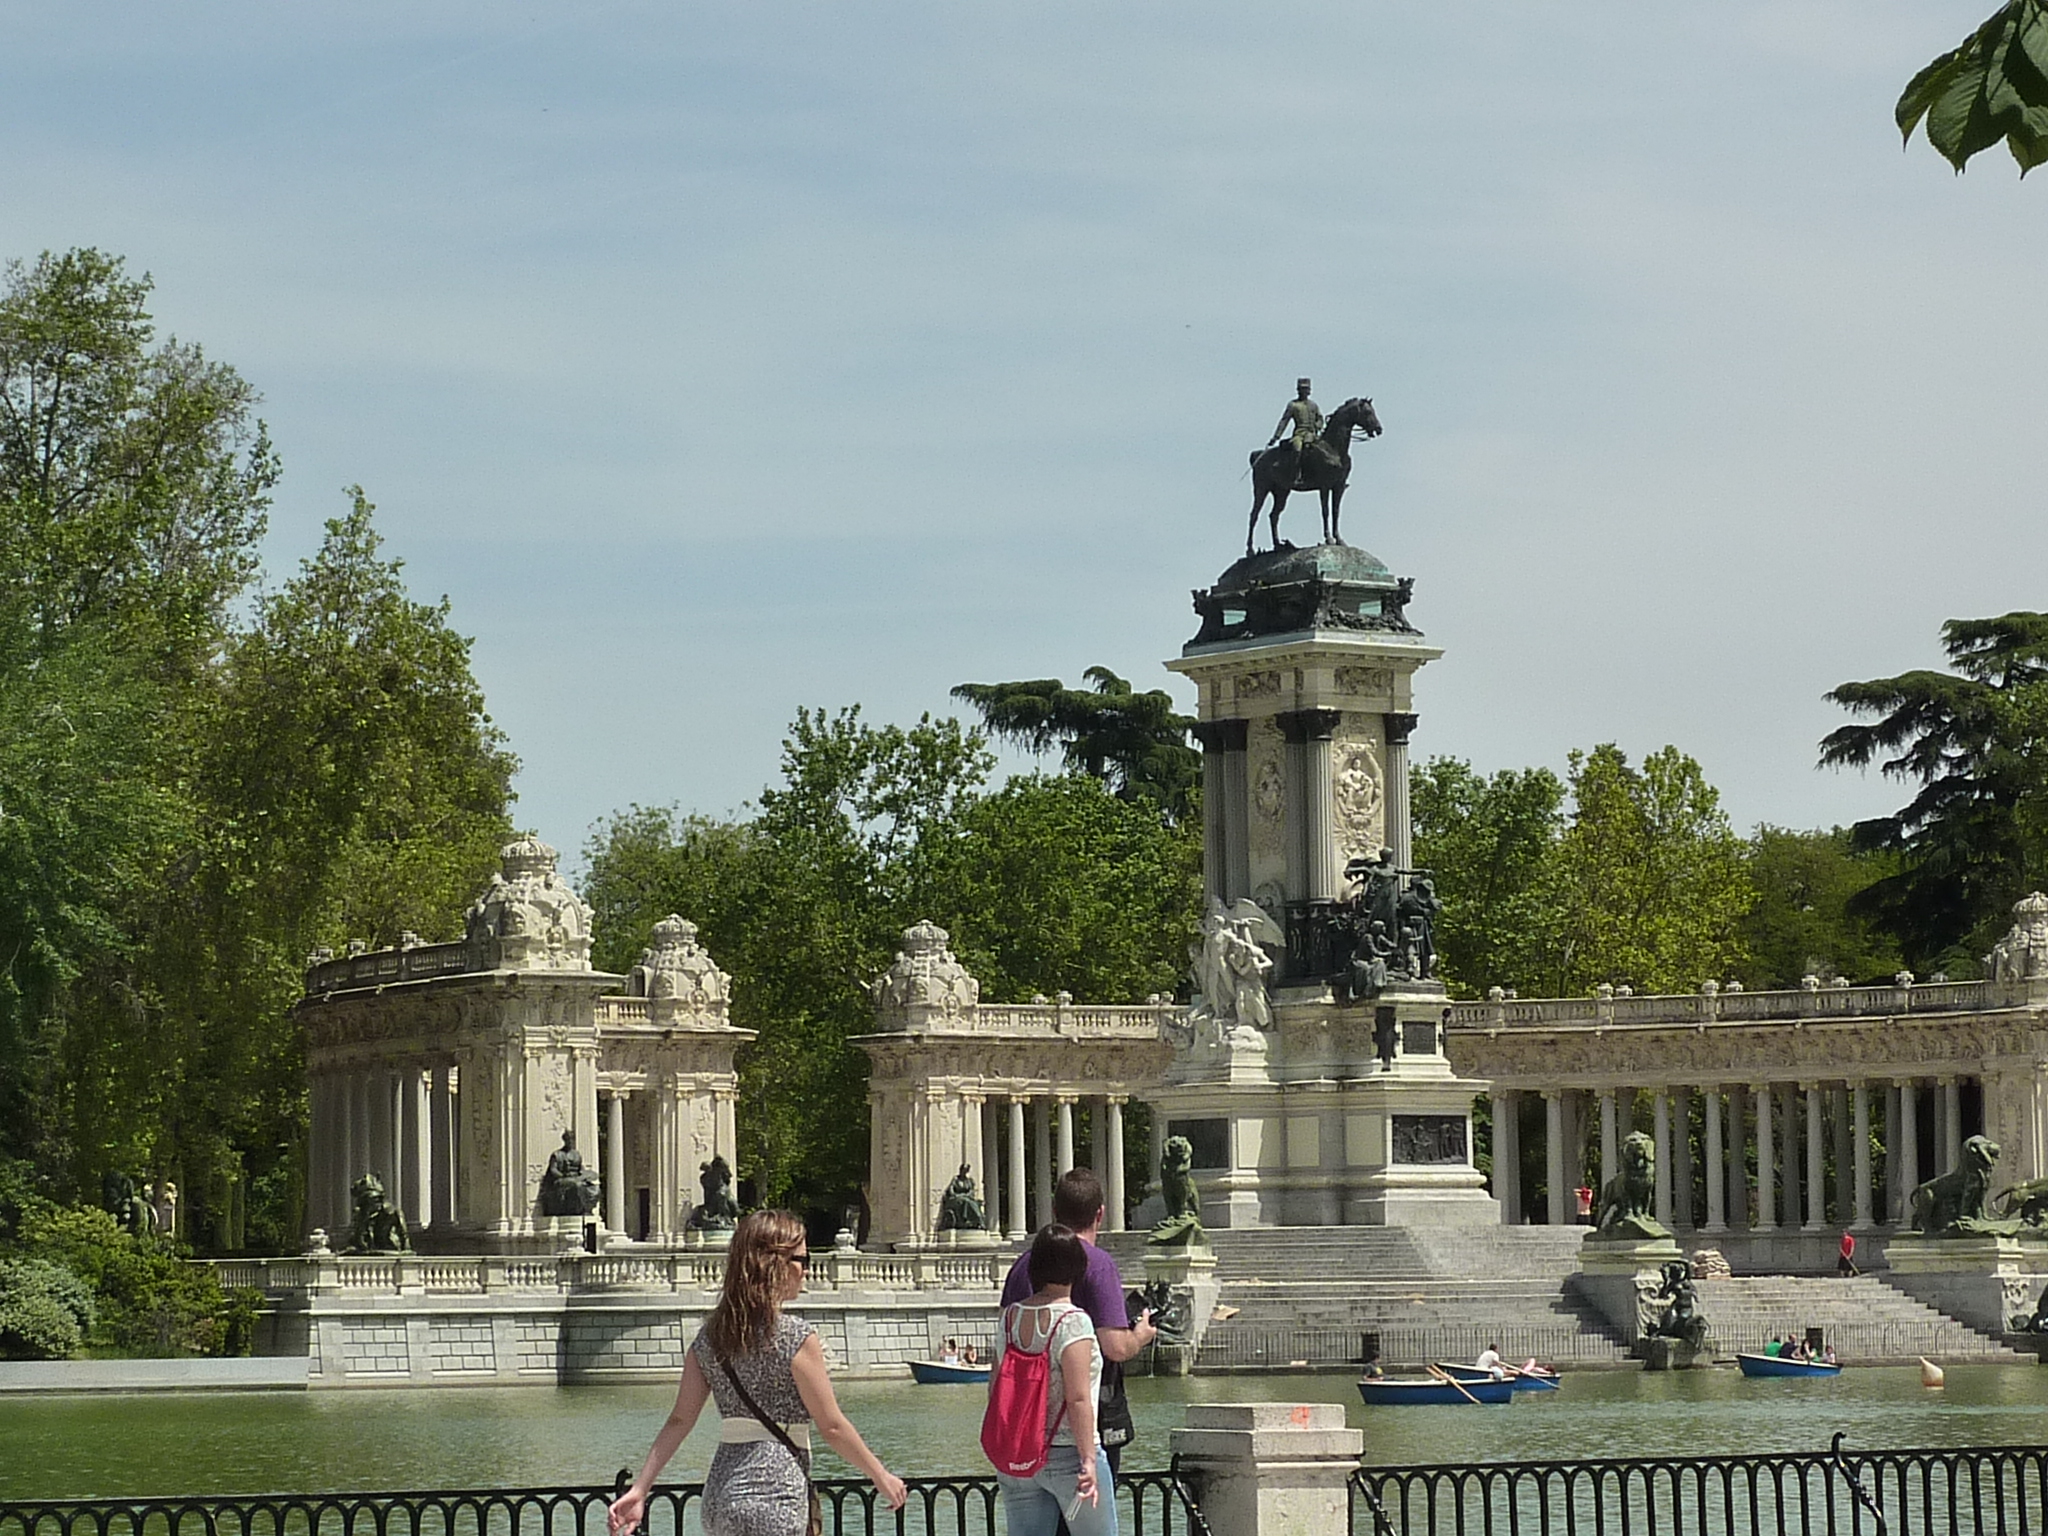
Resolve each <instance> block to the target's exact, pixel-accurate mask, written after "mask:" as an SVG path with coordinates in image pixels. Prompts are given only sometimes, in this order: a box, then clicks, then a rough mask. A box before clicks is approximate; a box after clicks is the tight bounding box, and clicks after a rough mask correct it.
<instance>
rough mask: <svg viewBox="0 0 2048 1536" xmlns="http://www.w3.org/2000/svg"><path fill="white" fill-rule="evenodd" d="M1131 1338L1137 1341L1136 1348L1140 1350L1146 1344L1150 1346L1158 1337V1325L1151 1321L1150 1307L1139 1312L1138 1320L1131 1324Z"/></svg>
mask: <svg viewBox="0 0 2048 1536" xmlns="http://www.w3.org/2000/svg"><path fill="white" fill-rule="evenodd" d="M1131 1337H1132V1338H1134V1339H1136V1340H1137V1342H1138V1348H1140V1349H1143V1348H1144V1347H1145V1346H1146V1345H1147V1344H1150V1343H1151V1342H1152V1341H1153V1340H1154V1339H1156V1338H1158V1337H1159V1325H1158V1324H1157V1323H1155V1322H1153V1321H1152V1309H1151V1308H1150V1307H1147V1308H1146V1309H1145V1310H1144V1311H1143V1312H1140V1313H1139V1314H1138V1320H1137V1321H1136V1322H1135V1323H1133V1324H1131Z"/></svg>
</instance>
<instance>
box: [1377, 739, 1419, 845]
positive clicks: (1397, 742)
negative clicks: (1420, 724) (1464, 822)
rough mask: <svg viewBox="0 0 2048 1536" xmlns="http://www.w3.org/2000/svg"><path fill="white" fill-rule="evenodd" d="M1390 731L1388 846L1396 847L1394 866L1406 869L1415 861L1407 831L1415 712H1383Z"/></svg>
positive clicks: (1388, 746) (1387, 791)
mask: <svg viewBox="0 0 2048 1536" xmlns="http://www.w3.org/2000/svg"><path fill="white" fill-rule="evenodd" d="M1380 718H1381V722H1382V723H1383V724H1384V725H1385V727H1386V732H1387V788H1386V803H1387V846H1388V847H1389V848H1391V849H1393V850H1394V867H1395V868H1396V869H1406V868H1408V867H1409V865H1410V863H1411V862H1412V861H1413V858H1414V855H1413V852H1412V851H1411V848H1410V843H1409V835H1408V738H1409V737H1410V736H1412V735H1414V734H1415V722H1416V719H1417V717H1416V716H1414V715H1383V716H1381V717H1380Z"/></svg>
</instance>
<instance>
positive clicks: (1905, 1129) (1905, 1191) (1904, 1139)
mask: <svg viewBox="0 0 2048 1536" xmlns="http://www.w3.org/2000/svg"><path fill="white" fill-rule="evenodd" d="M1898 1142H1899V1144H1898V1146H1896V1147H1894V1148H1892V1149H1891V1152H1892V1159H1893V1161H1894V1162H1896V1163H1897V1164H1898V1168H1899V1188H1898V1202H1899V1203H1898V1205H1897V1206H1896V1207H1895V1208H1894V1211H1893V1215H1892V1221H1893V1223H1894V1225H1897V1226H1901V1227H1903V1226H1907V1225H1909V1224H1910V1223H1911V1222H1912V1220H1913V1209H1912V1199H1913V1191H1914V1189H1915V1188H1917V1187H1918V1186H1919V1183H1920V1085H1919V1084H1918V1083H1916V1082H1914V1081H1913V1080H1912V1079H1911V1078H1900V1079H1899V1134H1898Z"/></svg>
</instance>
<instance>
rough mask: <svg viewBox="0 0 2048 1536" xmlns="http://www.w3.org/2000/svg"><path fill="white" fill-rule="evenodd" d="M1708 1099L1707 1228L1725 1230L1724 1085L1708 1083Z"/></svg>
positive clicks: (1726, 1166) (1726, 1173) (1706, 1106)
mask: <svg viewBox="0 0 2048 1536" xmlns="http://www.w3.org/2000/svg"><path fill="white" fill-rule="evenodd" d="M1705 1093H1706V1102H1705V1104H1704V1105H1703V1106H1702V1110H1703V1112H1704V1114H1705V1117H1706V1126H1705V1130H1706V1142H1707V1145H1706V1152H1707V1228H1706V1229H1707V1230H1708V1231H1709V1232H1725V1231H1727V1230H1728V1202H1727V1199H1726V1197H1725V1195H1724V1194H1723V1192H1722V1191H1723V1183H1722V1181H1723V1180H1724V1179H1726V1178H1727V1176H1728V1161H1727V1158H1726V1156H1725V1155H1724V1154H1723V1153H1722V1151H1721V1085H1720V1084H1718V1083H1709V1084H1708V1085H1707V1086H1706V1089H1705Z"/></svg>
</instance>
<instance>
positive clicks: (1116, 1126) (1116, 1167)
mask: <svg viewBox="0 0 2048 1536" xmlns="http://www.w3.org/2000/svg"><path fill="white" fill-rule="evenodd" d="M1101 1115H1102V1125H1103V1128H1104V1129H1103V1137H1102V1140H1103V1143H1104V1145H1103V1148H1102V1167H1101V1168H1100V1169H1099V1170H1097V1171H1098V1172H1100V1173H1101V1175H1102V1184H1103V1204H1105V1205H1106V1206H1108V1207H1109V1209H1108V1210H1107V1211H1106V1212H1105V1213H1104V1214H1103V1218H1102V1225H1103V1228H1104V1230H1106V1231H1110V1232H1121V1231H1123V1229H1124V1101H1123V1100H1122V1099H1120V1098H1116V1097H1114V1096H1112V1097H1110V1098H1106V1099H1104V1100H1103V1101H1102V1106H1101Z"/></svg>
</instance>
